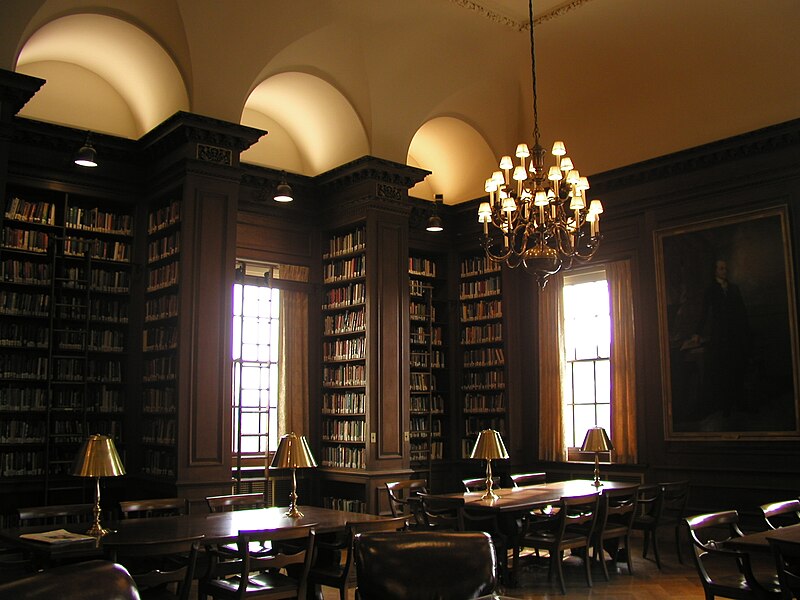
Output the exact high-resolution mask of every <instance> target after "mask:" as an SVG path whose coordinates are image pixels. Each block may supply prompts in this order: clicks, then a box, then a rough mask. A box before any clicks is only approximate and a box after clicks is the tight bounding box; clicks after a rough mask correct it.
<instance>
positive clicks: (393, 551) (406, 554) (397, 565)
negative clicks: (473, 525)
mask: <svg viewBox="0 0 800 600" xmlns="http://www.w3.org/2000/svg"><path fill="white" fill-rule="evenodd" d="M354 558H355V563H356V581H357V586H358V587H357V589H356V598H357V599H360V600H423V599H428V598H431V599H433V598H436V599H437V600H466V599H467V598H479V597H480V596H485V595H487V594H491V593H493V592H494V591H495V589H496V587H497V559H496V556H495V552H494V545H493V543H492V538H491V536H490V535H489V534H487V533H483V532H451V531H409V532H399V533H382V532H381V533H362V534H359V535H357V536H356V537H355V540H354Z"/></svg>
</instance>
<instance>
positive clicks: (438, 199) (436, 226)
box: [425, 194, 444, 232]
mask: <svg viewBox="0 0 800 600" xmlns="http://www.w3.org/2000/svg"><path fill="white" fill-rule="evenodd" d="M443 202H444V196H443V195H442V194H436V195H435V196H434V200H433V214H432V215H431V216H430V217H428V226H427V227H425V230H426V231H433V232H439V231H444V227H442V218H441V217H440V216H439V205H440V204H442V203H443Z"/></svg>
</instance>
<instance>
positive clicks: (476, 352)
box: [459, 256, 507, 458]
mask: <svg viewBox="0 0 800 600" xmlns="http://www.w3.org/2000/svg"><path fill="white" fill-rule="evenodd" d="M501 288H502V273H501V269H500V267H499V265H497V264H495V263H492V262H491V261H490V260H488V259H487V258H486V257H485V256H465V257H462V259H461V262H460V281H459V304H460V316H459V320H460V328H461V341H460V343H461V351H462V363H461V366H462V381H461V394H462V400H463V404H462V414H463V429H462V440H461V457H462V458H469V455H470V453H471V451H472V447H473V445H474V443H475V439H476V436H477V434H478V432H480V431H481V430H482V429H489V428H490V429H495V430H497V431H499V432H500V434H501V435H503V437H504V438H505V437H506V435H507V429H506V410H507V404H506V369H505V364H506V361H505V352H504V343H503V342H504V339H503V338H504V335H503V333H504V332H503V302H502V297H501V293H502V289H501Z"/></svg>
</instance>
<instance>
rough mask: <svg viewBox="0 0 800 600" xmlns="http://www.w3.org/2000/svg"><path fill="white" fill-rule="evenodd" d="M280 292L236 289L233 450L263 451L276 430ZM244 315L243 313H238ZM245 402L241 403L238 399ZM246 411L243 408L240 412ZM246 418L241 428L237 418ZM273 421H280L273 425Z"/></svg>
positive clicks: (275, 445)
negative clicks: (272, 342) (274, 345)
mask: <svg viewBox="0 0 800 600" xmlns="http://www.w3.org/2000/svg"><path fill="white" fill-rule="evenodd" d="M279 298H280V291H279V290H277V289H271V288H267V287H264V286H258V285H242V284H236V285H234V291H233V300H234V308H233V327H234V335H233V340H234V343H235V347H234V348H233V350H232V356H233V359H234V367H233V384H234V388H233V411H234V412H233V434H234V439H233V444H232V446H233V450H234V451H236V449H237V446H239V445H241V452H242V453H243V454H245V455H247V454H252V455H263V454H264V453H265V452H266V448H267V446H268V445H270V446H272V447H273V448H274V447H277V440H274V443H273V442H272V441H269V442H268V440H267V436H268V434H269V431H270V430H271V431H273V432H276V431H277V419H278V411H277V406H278V397H277V372H278V369H277V363H278V359H279V355H278V352H277V350H275V349H273V347H272V344H271V341H272V340H273V339H275V340H277V336H278V334H279V331H278V330H279V328H278V320H277V319H278V318H279V311H278V306H279V304H278V299H279ZM240 314H241V315H244V316H243V318H241V319H240V318H239V317H237V315H240ZM240 402H241V407H239V403H240ZM240 411H241V412H240ZM240 418H241V431H238V430H237V428H238V427H239V425H238V424H237V423H238V420H239V419H240ZM272 423H275V424H276V426H275V427H272Z"/></svg>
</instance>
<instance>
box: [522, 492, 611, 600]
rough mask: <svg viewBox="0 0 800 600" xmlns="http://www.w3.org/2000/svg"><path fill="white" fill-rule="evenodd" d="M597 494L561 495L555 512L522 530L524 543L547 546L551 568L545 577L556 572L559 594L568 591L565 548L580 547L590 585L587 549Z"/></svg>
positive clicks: (542, 547)
mask: <svg viewBox="0 0 800 600" xmlns="http://www.w3.org/2000/svg"><path fill="white" fill-rule="evenodd" d="M599 498H600V495H599V494H598V493H593V494H587V495H585V496H568V497H563V498H561V500H560V501H559V503H558V505H557V506H558V512H557V513H556V515H555V516H554V517H553V519H552V520H551V522H550V523H548V524H546V525H537V527H535V528H534V529H533V530H532V531H527V532H526V533H525V534H524V537H523V543H524V545H525V546H526V547H530V548H535V549H537V550H547V551H548V553H549V554H550V568H549V569H548V573H547V577H548V580H552V578H553V571H555V572H556V575H557V576H558V583H559V586H560V587H561V593H562V594H566V593H567V588H566V585H565V583H564V571H563V567H562V564H561V562H562V560H563V558H564V550H578V549H582V550H583V552H584V556H583V563H584V570H585V574H586V584H587V585H588V586H589V587H592V571H591V566H590V562H591V561H590V558H589V549H590V548H591V545H592V541H593V539H594V529H595V524H596V521H597V517H598V509H599Z"/></svg>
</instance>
